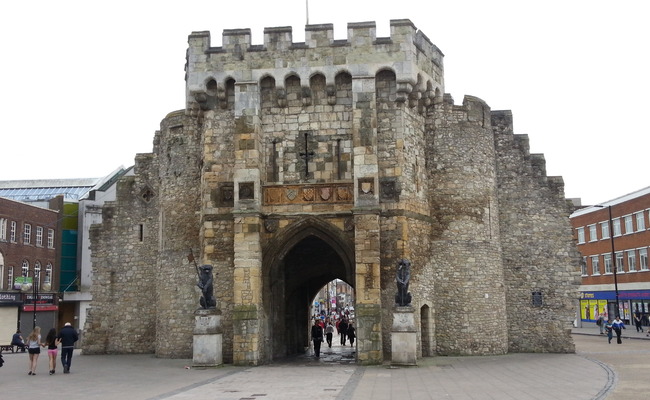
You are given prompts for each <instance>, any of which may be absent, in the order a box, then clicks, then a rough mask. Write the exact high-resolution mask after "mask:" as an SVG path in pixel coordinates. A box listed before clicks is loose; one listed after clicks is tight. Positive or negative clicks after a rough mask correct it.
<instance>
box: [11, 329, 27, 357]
mask: <svg viewBox="0 0 650 400" xmlns="http://www.w3.org/2000/svg"><path fill="white" fill-rule="evenodd" d="M11 345H12V346H16V347H18V348H19V349H20V350H21V351H22V352H23V353H24V352H25V341H24V340H23V337H22V336H21V335H20V329H18V330H17V331H16V333H14V335H13V336H12V337H11Z"/></svg>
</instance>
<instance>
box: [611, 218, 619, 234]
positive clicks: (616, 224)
mask: <svg viewBox="0 0 650 400" xmlns="http://www.w3.org/2000/svg"><path fill="white" fill-rule="evenodd" d="M612 226H613V227H614V237H616V236H621V219H620V218H616V219H614V220H612Z"/></svg>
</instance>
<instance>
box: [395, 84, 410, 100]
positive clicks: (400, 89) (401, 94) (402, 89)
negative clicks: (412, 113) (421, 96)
mask: <svg viewBox="0 0 650 400" xmlns="http://www.w3.org/2000/svg"><path fill="white" fill-rule="evenodd" d="M412 91H413V83H411V82H410V81H397V98H396V99H395V101H397V102H400V103H403V102H405V101H406V100H407V99H408V97H409V94H410V93H411V92H412Z"/></svg>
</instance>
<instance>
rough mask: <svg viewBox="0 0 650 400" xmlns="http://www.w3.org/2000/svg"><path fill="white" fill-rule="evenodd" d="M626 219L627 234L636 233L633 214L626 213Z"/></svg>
mask: <svg viewBox="0 0 650 400" xmlns="http://www.w3.org/2000/svg"><path fill="white" fill-rule="evenodd" d="M624 220H625V234H626V235H629V234H630V233H634V225H633V223H632V216H631V215H626V216H625V219H624Z"/></svg>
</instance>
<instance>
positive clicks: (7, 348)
mask: <svg viewBox="0 0 650 400" xmlns="http://www.w3.org/2000/svg"><path fill="white" fill-rule="evenodd" d="M16 350H18V349H16ZM3 351H11V352H12V353H13V352H14V345H13V344H0V353H2V352H3Z"/></svg>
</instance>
